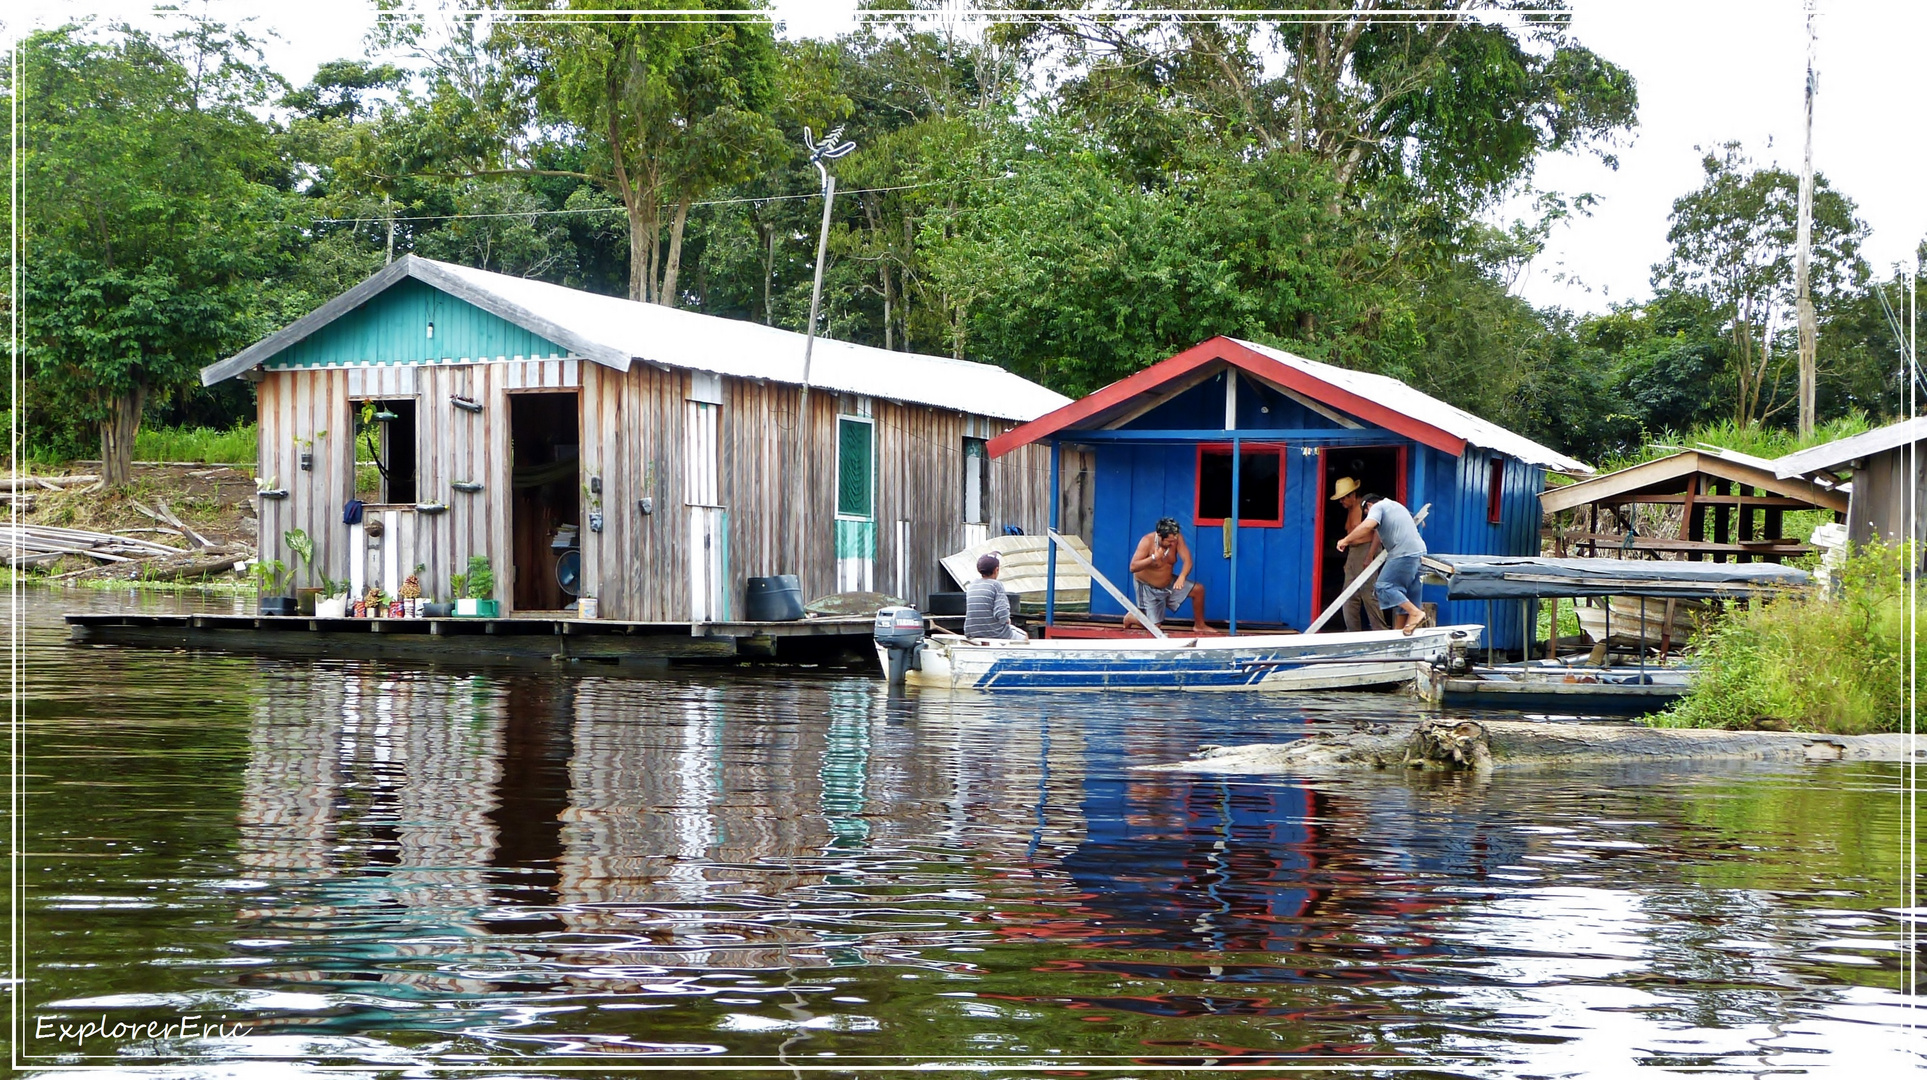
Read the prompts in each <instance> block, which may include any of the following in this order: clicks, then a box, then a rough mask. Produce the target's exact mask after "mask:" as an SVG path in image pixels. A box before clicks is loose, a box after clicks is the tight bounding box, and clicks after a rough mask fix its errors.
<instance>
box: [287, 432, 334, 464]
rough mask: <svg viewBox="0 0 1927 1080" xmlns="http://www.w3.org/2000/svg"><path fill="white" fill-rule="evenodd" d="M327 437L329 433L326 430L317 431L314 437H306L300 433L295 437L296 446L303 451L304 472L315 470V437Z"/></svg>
mask: <svg viewBox="0 0 1927 1080" xmlns="http://www.w3.org/2000/svg"><path fill="white" fill-rule="evenodd" d="M327 437H328V433H327V432H325V431H317V432H315V433H314V437H313V438H307V439H304V438H302V437H301V436H299V435H296V436H295V437H294V445H295V448H296V449H297V450H299V451H300V453H301V471H302V472H313V471H314V441H315V439H325V438H327Z"/></svg>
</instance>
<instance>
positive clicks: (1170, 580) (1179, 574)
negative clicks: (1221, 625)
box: [1124, 518, 1210, 634]
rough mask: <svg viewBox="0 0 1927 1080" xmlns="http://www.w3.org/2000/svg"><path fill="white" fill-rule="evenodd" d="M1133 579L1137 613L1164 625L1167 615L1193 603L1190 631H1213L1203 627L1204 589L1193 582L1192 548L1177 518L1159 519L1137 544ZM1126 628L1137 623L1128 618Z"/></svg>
mask: <svg viewBox="0 0 1927 1080" xmlns="http://www.w3.org/2000/svg"><path fill="white" fill-rule="evenodd" d="M1180 564H1182V569H1180ZM1131 576H1132V577H1133V578H1134V579H1136V581H1137V597H1136V600H1137V606H1138V610H1139V611H1142V612H1144V617H1145V618H1147V619H1150V620H1151V623H1152V625H1154V626H1162V625H1163V624H1164V617H1165V616H1166V615H1176V614H1177V613H1178V609H1179V608H1180V607H1183V606H1184V602H1185V601H1186V600H1190V601H1191V628H1192V629H1193V630H1195V631H1197V632H1198V633H1200V634H1202V633H1205V632H1207V631H1208V630H1210V627H1208V626H1206V625H1204V586H1202V585H1199V584H1198V583H1196V582H1194V581H1191V549H1190V548H1189V547H1187V546H1186V545H1185V543H1184V536H1183V534H1182V533H1180V532H1179V531H1178V522H1177V519H1176V518H1159V519H1158V524H1157V528H1155V529H1153V530H1152V531H1150V532H1148V533H1145V534H1144V538H1143V539H1142V540H1139V541H1138V542H1137V551H1136V552H1134V553H1132V555H1131ZM1124 625H1125V626H1127V627H1128V626H1136V625H1138V621H1137V619H1136V618H1135V617H1133V616H1130V615H1126V616H1124Z"/></svg>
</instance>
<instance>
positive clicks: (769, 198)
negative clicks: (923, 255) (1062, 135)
mask: <svg viewBox="0 0 1927 1080" xmlns="http://www.w3.org/2000/svg"><path fill="white" fill-rule="evenodd" d="M1013 175H1014V174H1012V173H1004V174H1003V175H1002V176H978V177H972V178H970V179H967V180H926V181H924V182H923V183H921V184H896V185H893V186H891V187H874V188H855V189H853V190H850V191H842V192H838V194H841V195H874V194H878V193H881V192H886V191H912V190H915V189H917V188H927V187H941V186H943V185H946V184H987V183H990V182H992V181H996V180H1009V179H1011V177H1012V176H1013ZM822 197H823V193H822V192H821V191H807V192H802V193H799V194H795V195H753V196H752V195H746V196H743V197H741V198H733V199H703V200H700V201H697V202H692V203H690V204H689V205H690V206H691V207H692V208H694V207H698V206H728V205H731V204H734V203H766V202H788V201H790V200H792V199H820V198H822ZM624 209H626V208H625V207H621V206H586V207H580V208H578V209H574V210H520V211H504V212H502V213H499V214H416V215H412V216H406V217H404V216H400V215H397V216H395V217H388V216H386V215H383V216H381V217H352V218H316V219H314V224H316V225H379V224H386V223H387V222H390V221H462V220H471V219H479V218H536V217H554V216H557V215H561V214H613V213H620V212H622V211H623V210H624Z"/></svg>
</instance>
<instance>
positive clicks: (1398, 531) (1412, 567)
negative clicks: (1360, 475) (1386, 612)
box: [1338, 495, 1425, 634]
mask: <svg viewBox="0 0 1927 1080" xmlns="http://www.w3.org/2000/svg"><path fill="white" fill-rule="evenodd" d="M1374 533H1376V534H1377V536H1378V542H1379V543H1381V544H1383V545H1385V566H1384V568H1383V569H1381V570H1380V571H1379V572H1378V584H1377V585H1376V586H1375V587H1374V588H1373V589H1372V595H1373V596H1374V597H1375V598H1376V599H1377V601H1378V606H1379V607H1382V608H1397V609H1398V610H1399V616H1400V618H1399V629H1400V630H1402V631H1404V632H1405V633H1407V634H1410V633H1411V632H1412V631H1414V630H1417V629H1418V628H1419V627H1421V626H1423V625H1425V609H1424V608H1421V607H1419V606H1418V604H1417V603H1416V602H1415V598H1416V597H1417V596H1418V572H1419V557H1420V556H1422V555H1424V554H1425V540H1424V538H1423V537H1421V536H1419V534H1418V523H1417V522H1415V521H1413V520H1412V512H1411V511H1410V510H1407V509H1405V507H1404V506H1403V505H1401V504H1399V503H1397V502H1395V501H1393V500H1391V499H1387V498H1385V497H1384V496H1381V495H1367V496H1365V520H1363V521H1361V522H1359V523H1358V528H1356V529H1353V530H1352V531H1351V532H1348V533H1346V534H1345V538H1344V539H1342V540H1340V541H1339V542H1338V550H1340V551H1343V550H1345V549H1346V548H1348V547H1350V546H1352V545H1353V544H1369V543H1371V540H1372V536H1373V534H1374Z"/></svg>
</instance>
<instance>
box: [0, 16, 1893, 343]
mask: <svg viewBox="0 0 1927 1080" xmlns="http://www.w3.org/2000/svg"><path fill="white" fill-rule="evenodd" d="M1570 3H1571V7H1572V9H1573V13H1574V14H1573V23H1572V26H1573V33H1574V35H1575V36H1576V37H1577V38H1578V40H1579V41H1581V42H1583V43H1584V44H1586V45H1587V46H1588V47H1590V48H1592V49H1593V50H1595V51H1596V52H1598V53H1599V54H1600V55H1602V56H1604V57H1605V58H1607V59H1608V60H1611V61H1612V62H1614V63H1616V64H1619V65H1621V66H1622V67H1625V68H1626V69H1627V70H1629V71H1631V72H1632V74H1633V77H1634V78H1635V79H1636V80H1637V81H1638V84H1639V98H1640V106H1639V126H1638V129H1637V130H1636V131H1635V133H1634V134H1633V136H1632V138H1631V143H1630V145H1628V146H1623V147H1621V148H1619V150H1618V155H1619V167H1618V168H1617V169H1616V170H1615V169H1609V168H1607V167H1606V166H1605V165H1603V164H1601V163H1600V162H1599V160H1598V159H1597V158H1596V157H1595V156H1593V155H1591V154H1580V155H1572V156H1562V157H1559V158H1554V159H1549V160H1546V161H1545V162H1543V163H1542V164H1541V166H1540V168H1539V171H1538V175H1537V176H1536V177H1535V178H1534V183H1535V184H1536V185H1537V186H1539V187H1541V188H1547V189H1550V190H1554V191H1560V192H1564V193H1566V194H1568V195H1574V194H1578V193H1581V192H1589V193H1591V194H1593V195H1595V196H1597V197H1598V200H1599V201H1598V204H1597V205H1596V206H1595V207H1594V209H1593V212H1592V215H1591V217H1590V218H1587V219H1583V220H1580V221H1577V222H1574V223H1572V224H1569V225H1567V226H1564V227H1563V228H1562V229H1561V230H1560V231H1559V232H1558V233H1556V234H1555V235H1554V236H1553V238H1552V243H1551V248H1550V250H1548V251H1547V253H1546V254H1545V255H1543V256H1542V257H1541V258H1540V259H1539V260H1538V262H1537V263H1535V264H1534V265H1533V267H1532V268H1531V270H1530V271H1529V272H1528V273H1527V274H1526V275H1525V276H1524V278H1523V279H1522V280H1521V281H1520V283H1519V286H1518V288H1519V291H1520V292H1521V293H1522V294H1523V295H1525V296H1526V297H1527V298H1528V299H1530V300H1531V301H1532V302H1534V303H1536V304H1557V305H1561V306H1565V307H1569V308H1572V309H1574V310H1580V311H1597V310H1603V309H1604V308H1605V307H1606V306H1607V305H1608V304H1610V303H1616V302H1622V301H1626V300H1640V299H1644V298H1645V297H1646V296H1647V295H1649V294H1650V292H1651V282H1650V278H1651V274H1652V265H1653V264H1654V263H1655V262H1658V261H1659V260H1660V259H1662V258H1663V257H1664V256H1665V253H1666V227H1667V221H1666V217H1667V213H1668V211H1669V210H1670V208H1671V205H1672V200H1673V199H1675V198H1676V197H1678V196H1679V195H1681V194H1683V193H1685V192H1687V191H1689V190H1691V189H1692V188H1694V187H1696V186H1697V185H1698V184H1699V182H1700V177H1701V172H1700V164H1699V163H1700V159H1701V157H1702V156H1703V155H1704V150H1703V149H1700V148H1705V149H1710V148H1712V147H1714V146H1716V145H1718V144H1720V143H1723V142H1726V141H1728V140H1739V141H1740V142H1741V143H1743V144H1744V145H1745V147H1746V149H1747V150H1748V152H1749V153H1751V155H1752V156H1753V158H1754V159H1755V160H1756V161H1758V162H1760V163H1762V164H1766V163H1778V164H1780V165H1782V166H1785V167H1787V168H1790V169H1795V170H1797V169H1798V168H1799V165H1800V158H1801V153H1802V148H1803V138H1804V135H1803V130H1802V129H1803V124H1804V114H1803V109H1802V102H1801V91H1802V87H1803V85H1804V81H1805V76H1806V40H1807V39H1806V16H1805V9H1804V6H1803V3H1802V0H1570ZM151 6H152V5H148V4H130V3H116V2H115V0H97V2H92V3H59V2H53V0H28V2H27V4H25V5H22V6H21V7H20V8H16V9H15V10H16V11H20V10H22V9H23V8H24V10H25V12H26V14H27V17H26V18H25V19H24V20H19V21H15V20H12V19H10V20H9V23H10V24H11V25H10V26H9V29H10V30H19V29H21V28H23V27H26V26H32V25H46V24H49V23H53V22H57V21H59V20H60V19H62V18H71V17H75V16H78V15H81V14H85V13H89V12H95V13H100V14H103V15H113V16H126V15H135V14H138V13H141V12H145V11H147V10H149V9H150V8H151ZM181 6H182V7H184V8H187V9H188V10H191V11H197V12H198V11H203V10H205V11H208V12H210V13H211V14H213V15H214V16H215V17H217V18H221V19H224V20H228V21H238V20H239V19H241V18H245V17H248V16H253V17H254V19H255V22H254V24H253V25H255V26H257V27H266V28H271V29H273V30H274V31H275V32H276V33H277V34H278V35H279V38H278V40H277V41H275V42H273V43H272V45H271V47H270V50H269V60H270V63H271V64H272V66H274V67H275V69H276V70H277V71H279V72H280V73H281V74H282V75H283V76H285V77H286V78H287V79H288V80H289V81H290V82H291V83H294V84H295V85H301V84H302V83H305V82H307V81H308V79H309V78H310V77H311V76H312V75H313V74H314V71H315V68H316V67H318V66H319V65H320V64H321V63H322V62H323V61H326V60H331V59H336V58H339V57H344V56H361V55H365V53H366V49H365V46H364V45H363V41H362V39H363V36H364V35H365V34H366V33H367V31H368V29H369V27H371V26H372V25H373V23H374V5H373V3H372V0H319V2H310V3H305V4H300V3H288V2H285V0H283V2H278V3H270V2H265V0H202V2H200V3H194V2H193V0H188V2H187V3H183V4H182V5H181ZM1281 6H1288V5H1283V4H1282V0H1281ZM774 7H775V9H776V14H777V17H778V18H779V19H781V20H782V21H783V22H784V23H785V32H786V33H788V34H789V35H790V36H816V37H828V36H833V35H835V34H838V33H842V32H845V31H847V30H849V29H851V28H852V27H853V26H854V25H855V21H854V15H853V13H854V12H855V10H856V2H855V0H776V2H775V4H774ZM1817 25H1818V30H1819V43H1818V48H1817V52H1816V61H1815V66H1816V69H1817V70H1818V72H1819V88H1820V93H1819V97H1818V101H1817V107H1816V109H1815V118H1814V162H1815V166H1816V168H1817V169H1818V170H1819V171H1820V172H1821V173H1823V174H1825V175H1826V177H1827V178H1828V180H1829V181H1830V182H1831V183H1832V184H1833V186H1834V187H1835V188H1837V189H1838V190H1840V191H1842V192H1844V193H1846V194H1847V195H1848V196H1850V197H1851V198H1853V199H1854V200H1855V201H1856V202H1858V203H1859V206H1860V216H1861V217H1862V219H1863V220H1865V221H1866V222H1867V224H1868V226H1869V227H1870V229H1871V234H1870V237H1869V240H1868V244H1867V256H1868V259H1869V260H1870V261H1871V262H1872V263H1873V264H1874V267H1875V269H1876V271H1877V272H1879V273H1881V274H1882V275H1883V276H1884V275H1885V274H1886V272H1887V270H1888V268H1889V267H1890V266H1891V264H1893V263H1896V262H1900V261H1902V260H1904V259H1907V258H1908V257H1909V255H1910V253H1911V252H1912V250H1913V249H1914V246H1915V245H1916V244H1918V243H1919V242H1920V240H1921V239H1922V238H1923V237H1927V198H1923V197H1922V193H1921V175H1922V166H1923V165H1927V149H1923V142H1922V139H1921V132H1920V130H1919V127H1920V125H1919V122H1918V117H1919V115H1920V112H1919V103H1918V99H1917V95H1916V93H1915V92H1914V89H1913V87H1914V84H1916V83H1917V82H1918V74H1916V76H1915V77H1914V78H1913V79H1909V78H1908V77H1907V75H1906V72H1907V71H1909V70H1915V69H1916V68H1915V66H1916V65H1918V64H1920V63H1921V60H1920V57H1919V46H1920V43H1921V42H1923V41H1927V3H1924V2H1921V0H1819V18H1818V21H1817ZM1562 278H1564V279H1569V280H1561V279H1562Z"/></svg>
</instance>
